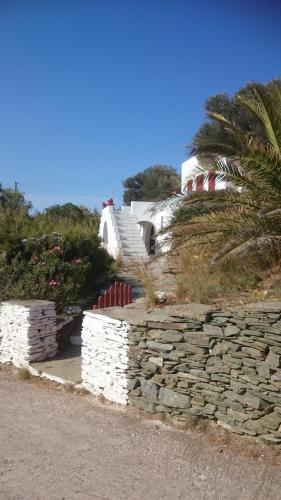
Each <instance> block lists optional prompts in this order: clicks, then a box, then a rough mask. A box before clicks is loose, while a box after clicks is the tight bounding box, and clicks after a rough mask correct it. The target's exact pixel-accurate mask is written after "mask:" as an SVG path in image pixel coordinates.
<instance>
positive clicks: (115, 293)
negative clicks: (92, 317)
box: [93, 281, 133, 309]
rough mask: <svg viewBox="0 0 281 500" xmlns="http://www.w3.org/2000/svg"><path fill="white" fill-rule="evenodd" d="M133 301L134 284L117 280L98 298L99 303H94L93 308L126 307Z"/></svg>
mask: <svg viewBox="0 0 281 500" xmlns="http://www.w3.org/2000/svg"><path fill="white" fill-rule="evenodd" d="M132 302H133V288H132V285H127V284H126V283H122V282H120V281H115V283H113V285H111V287H110V288H109V290H106V291H105V292H104V293H103V294H102V295H100V296H99V298H98V303H97V304H94V305H93V309H103V308H104V307H115V306H120V307H124V306H127V305H128V304H131V303H132Z"/></svg>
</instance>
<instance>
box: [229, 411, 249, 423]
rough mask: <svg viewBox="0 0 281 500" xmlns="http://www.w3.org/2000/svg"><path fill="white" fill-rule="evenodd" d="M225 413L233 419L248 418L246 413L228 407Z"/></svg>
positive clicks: (242, 419)
mask: <svg viewBox="0 0 281 500" xmlns="http://www.w3.org/2000/svg"><path fill="white" fill-rule="evenodd" d="M227 414H228V415H229V416H230V417H231V418H232V419H233V420H238V421H239V422H245V421H246V420H248V419H249V415H248V414H247V413H242V412H241V411H236V410H232V409H231V408H229V409H228V410H227Z"/></svg>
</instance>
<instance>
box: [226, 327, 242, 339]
mask: <svg viewBox="0 0 281 500" xmlns="http://www.w3.org/2000/svg"><path fill="white" fill-rule="evenodd" d="M239 332H240V330H239V328H238V327H237V326H234V325H227V326H226V327H225V328H224V335H225V336H226V337H232V336H235V335H238V333H239Z"/></svg>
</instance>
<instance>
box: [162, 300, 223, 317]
mask: <svg viewBox="0 0 281 500" xmlns="http://www.w3.org/2000/svg"><path fill="white" fill-rule="evenodd" d="M214 309H215V308H214V307H212V306H209V305H205V304H194V303H191V304H183V305H173V306H166V307H165V311H166V312H167V313H168V314H169V315H170V316H174V317H176V318H184V319H187V318H188V319H191V320H194V321H208V319H209V318H210V317H211V314H212V312H213V311H214Z"/></svg>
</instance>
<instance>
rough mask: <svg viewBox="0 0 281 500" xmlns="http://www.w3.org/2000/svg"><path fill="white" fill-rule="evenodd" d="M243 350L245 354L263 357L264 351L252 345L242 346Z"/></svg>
mask: <svg viewBox="0 0 281 500" xmlns="http://www.w3.org/2000/svg"><path fill="white" fill-rule="evenodd" d="M242 352H244V353H245V354H249V356H251V357H252V358H255V359H262V358H263V353H262V352H261V351H259V350H258V349H253V348H252V347H242Z"/></svg>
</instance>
